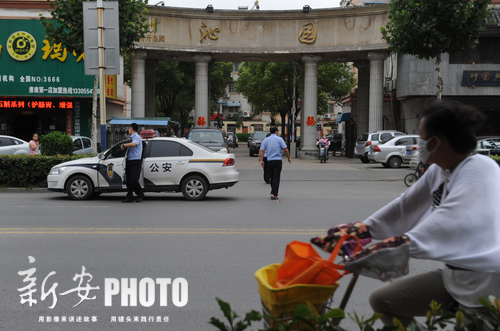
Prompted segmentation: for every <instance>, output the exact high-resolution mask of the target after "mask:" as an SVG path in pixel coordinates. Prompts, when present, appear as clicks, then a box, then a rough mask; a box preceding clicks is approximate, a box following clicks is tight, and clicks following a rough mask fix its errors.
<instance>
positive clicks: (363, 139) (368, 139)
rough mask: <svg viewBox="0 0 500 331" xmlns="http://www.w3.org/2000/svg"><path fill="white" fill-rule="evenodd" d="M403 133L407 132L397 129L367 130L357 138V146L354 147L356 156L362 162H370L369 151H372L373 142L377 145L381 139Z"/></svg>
mask: <svg viewBox="0 0 500 331" xmlns="http://www.w3.org/2000/svg"><path fill="white" fill-rule="evenodd" d="M403 135H406V133H404V132H400V131H397V130H379V131H373V132H365V133H363V134H362V135H360V136H359V137H358V139H357V140H356V146H355V147H354V156H356V157H359V158H360V159H361V162H363V163H369V162H370V159H368V152H369V151H370V146H371V145H372V144H373V145H376V144H378V143H379V142H380V141H383V140H387V139H389V138H391V137H396V136H403Z"/></svg>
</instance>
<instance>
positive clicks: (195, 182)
mask: <svg viewBox="0 0 500 331" xmlns="http://www.w3.org/2000/svg"><path fill="white" fill-rule="evenodd" d="M207 192H208V184H207V181H206V180H205V179H203V178H202V177H200V176H197V175H192V176H188V177H187V178H186V179H184V181H183V182H182V195H184V198H186V199H187V200H192V201H194V200H202V199H203V198H204V197H205V195H207Z"/></svg>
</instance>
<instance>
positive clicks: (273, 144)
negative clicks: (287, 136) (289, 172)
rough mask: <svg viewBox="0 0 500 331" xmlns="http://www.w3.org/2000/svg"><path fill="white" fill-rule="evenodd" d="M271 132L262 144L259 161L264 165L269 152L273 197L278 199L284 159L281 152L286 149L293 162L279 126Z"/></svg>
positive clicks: (268, 164)
mask: <svg viewBox="0 0 500 331" xmlns="http://www.w3.org/2000/svg"><path fill="white" fill-rule="evenodd" d="M269 132H270V133H271V135H270V136H269V137H267V138H266V139H264V141H263V142H262V144H261V145H260V150H259V162H260V164H261V166H262V167H264V160H263V159H264V154H267V165H266V166H267V167H268V171H269V176H270V178H271V199H272V200H277V199H278V191H279V188H280V177H281V169H282V168H283V161H282V157H281V153H282V151H283V150H284V151H285V153H286V155H287V157H288V163H292V159H291V158H290V152H289V151H288V148H287V146H286V144H285V141H284V140H283V138H281V137H279V136H278V128H276V127H272V128H271V129H270V130H269Z"/></svg>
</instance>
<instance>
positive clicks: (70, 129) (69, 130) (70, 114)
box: [66, 110, 73, 136]
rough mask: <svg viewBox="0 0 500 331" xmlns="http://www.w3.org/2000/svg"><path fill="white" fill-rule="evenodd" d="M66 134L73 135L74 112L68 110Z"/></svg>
mask: <svg viewBox="0 0 500 331" xmlns="http://www.w3.org/2000/svg"><path fill="white" fill-rule="evenodd" d="M66 134H69V135H70V136H72V135H73V112H72V111H71V110H66Z"/></svg>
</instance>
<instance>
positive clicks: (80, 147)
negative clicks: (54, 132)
mask: <svg viewBox="0 0 500 331" xmlns="http://www.w3.org/2000/svg"><path fill="white" fill-rule="evenodd" d="M71 139H73V144H74V145H75V147H74V150H73V154H92V153H93V150H94V147H93V146H94V145H93V144H92V140H91V139H90V138H87V137H80V136H71Z"/></svg>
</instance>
